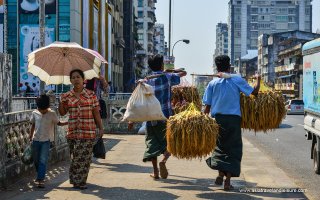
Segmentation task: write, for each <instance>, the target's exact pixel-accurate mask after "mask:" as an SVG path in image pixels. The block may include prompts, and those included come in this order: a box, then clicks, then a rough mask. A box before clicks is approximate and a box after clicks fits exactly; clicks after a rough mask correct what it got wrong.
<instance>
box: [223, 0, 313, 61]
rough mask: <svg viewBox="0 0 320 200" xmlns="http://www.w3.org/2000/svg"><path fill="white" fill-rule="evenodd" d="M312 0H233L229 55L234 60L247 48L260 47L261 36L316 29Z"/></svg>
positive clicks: (230, 3) (229, 19)
mask: <svg viewBox="0 0 320 200" xmlns="http://www.w3.org/2000/svg"><path fill="white" fill-rule="evenodd" d="M311 2H312V0H291V1H288V0H230V1H229V18H228V23H229V44H228V45H229V48H228V52H229V56H230V58H231V61H232V63H233V62H234V60H235V59H236V58H240V57H242V56H244V55H245V54H246V52H247V50H250V49H257V46H258V36H259V35H261V34H272V33H277V32H287V31H294V30H301V31H306V32H311V31H312V5H311Z"/></svg>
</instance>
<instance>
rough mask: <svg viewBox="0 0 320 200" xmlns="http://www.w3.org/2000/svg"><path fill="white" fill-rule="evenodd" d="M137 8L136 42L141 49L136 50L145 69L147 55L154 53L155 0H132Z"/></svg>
mask: <svg viewBox="0 0 320 200" xmlns="http://www.w3.org/2000/svg"><path fill="white" fill-rule="evenodd" d="M134 1H135V5H136V8H137V11H136V17H137V20H136V22H137V28H138V42H139V44H140V45H141V46H142V49H140V50H138V51H137V57H139V59H142V60H143V67H144V68H145V69H147V66H148V64H147V59H148V56H150V55H153V54H154V52H153V51H154V42H153V37H154V25H155V22H156V16H155V9H156V7H155V4H156V3H157V0H134Z"/></svg>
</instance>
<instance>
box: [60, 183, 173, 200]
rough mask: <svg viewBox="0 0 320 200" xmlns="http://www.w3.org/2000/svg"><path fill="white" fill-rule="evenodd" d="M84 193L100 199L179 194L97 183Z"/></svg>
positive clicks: (153, 199) (150, 198) (148, 199)
mask: <svg viewBox="0 0 320 200" xmlns="http://www.w3.org/2000/svg"><path fill="white" fill-rule="evenodd" d="M57 189H62V190H67V191H74V190H75V189H74V188H72V187H58V188H57ZM80 192H81V193H82V194H89V195H94V196H96V197H98V198H100V199H111V200H112V199H126V200H130V199H140V200H144V199H145V200H157V199H159V200H160V199H166V200H173V199H177V198H178V197H179V196H176V195H173V194H170V193H168V192H162V191H156V190H137V189H127V188H123V187H111V188H107V187H101V186H99V185H95V184H88V189H86V190H82V191H80Z"/></svg>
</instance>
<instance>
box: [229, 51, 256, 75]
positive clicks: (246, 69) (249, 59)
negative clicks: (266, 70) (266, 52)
mask: <svg viewBox="0 0 320 200" xmlns="http://www.w3.org/2000/svg"><path fill="white" fill-rule="evenodd" d="M257 64H258V50H248V52H247V55H245V56H242V57H241V59H236V60H235V62H234V73H238V74H240V75H241V77H243V78H244V79H246V80H249V79H250V78H252V77H253V76H254V75H255V73H256V71H257Z"/></svg>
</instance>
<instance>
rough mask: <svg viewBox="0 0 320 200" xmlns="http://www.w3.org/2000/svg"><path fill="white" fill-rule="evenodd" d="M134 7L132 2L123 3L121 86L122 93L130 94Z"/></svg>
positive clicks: (132, 67) (133, 79) (133, 68)
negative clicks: (122, 88) (123, 45)
mask: <svg viewBox="0 0 320 200" xmlns="http://www.w3.org/2000/svg"><path fill="white" fill-rule="evenodd" d="M134 11H135V7H134V4H133V2H132V1H123V14H124V17H123V38H124V41H125V48H124V52H123V62H124V67H123V86H124V92H132V91H133V90H132V89H133V88H132V85H134V82H135V80H136V77H135V68H136V62H135V59H134V57H135V56H134V55H135V42H136V40H135V38H136V34H137V33H136V28H135V27H136V24H135V15H134Z"/></svg>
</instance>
